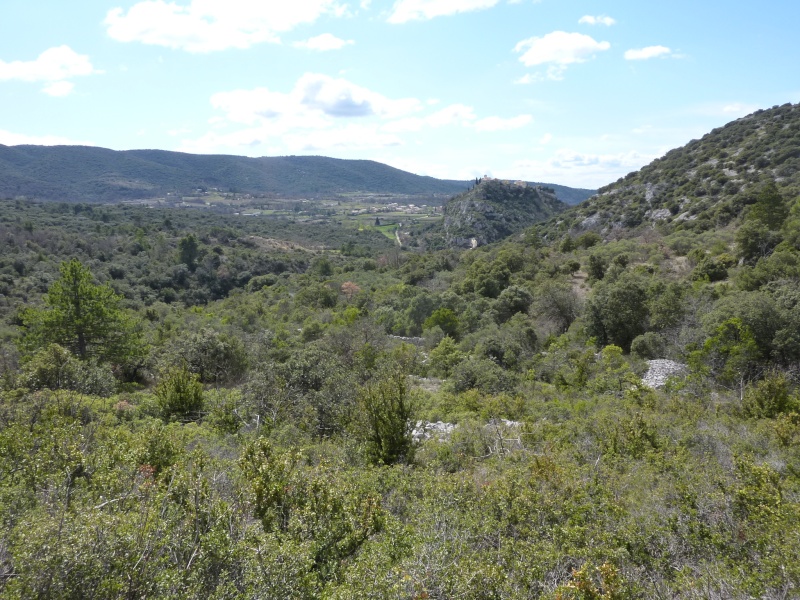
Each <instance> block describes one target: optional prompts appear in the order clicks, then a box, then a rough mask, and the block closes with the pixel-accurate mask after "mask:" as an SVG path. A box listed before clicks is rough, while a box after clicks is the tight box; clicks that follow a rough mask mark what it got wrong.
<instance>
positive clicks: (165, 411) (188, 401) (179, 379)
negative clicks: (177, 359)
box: [155, 365, 203, 420]
mask: <svg viewBox="0 0 800 600" xmlns="http://www.w3.org/2000/svg"><path fill="white" fill-rule="evenodd" d="M155 394H156V398H157V399H158V405H159V407H160V408H161V414H162V416H163V417H164V418H165V419H172V418H177V419H180V420H185V419H189V420H191V419H196V418H197V417H199V413H200V411H201V410H202V408H203V384H201V383H200V378H199V377H198V376H197V375H196V374H194V373H190V372H189V369H188V368H187V367H186V365H183V366H180V367H174V368H172V369H170V370H169V371H167V372H166V373H165V374H164V375H163V376H162V377H161V379H160V381H159V382H158V385H157V386H156V390H155Z"/></svg>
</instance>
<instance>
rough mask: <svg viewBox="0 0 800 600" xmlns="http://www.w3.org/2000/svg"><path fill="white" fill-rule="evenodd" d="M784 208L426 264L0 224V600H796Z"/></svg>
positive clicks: (166, 230)
mask: <svg viewBox="0 0 800 600" xmlns="http://www.w3.org/2000/svg"><path fill="white" fill-rule="evenodd" d="M778 184H779V185H777V186H775V185H774V184H773V182H772V180H771V179H769V178H765V179H764V180H760V181H759V182H757V183H755V182H754V185H753V190H752V194H753V198H752V202H751V203H750V204H749V205H748V206H747V208H745V209H743V211H742V212H741V214H739V215H738V216H736V217H735V218H733V219H732V220H731V221H730V222H728V224H727V225H726V226H724V227H717V228H713V229H708V230H694V229H685V228H678V227H671V226H669V224H663V225H661V226H656V227H648V228H647V229H645V230H641V231H639V230H636V229H631V230H625V229H615V230H612V229H609V230H607V231H601V230H599V231H576V232H568V231H564V232H562V233H560V234H558V235H557V236H556V235H555V234H554V232H557V228H558V225H557V224H555V223H553V224H550V225H548V226H547V227H545V228H539V229H537V228H533V229H528V230H526V231H525V232H523V233H522V234H518V235H515V236H513V237H511V238H509V239H508V240H506V241H504V242H502V243H499V244H496V245H492V246H486V247H480V248H477V249H473V250H466V251H460V250H452V249H450V250H440V251H431V252H427V253H414V252H406V251H402V252H401V251H399V250H398V249H397V248H394V247H391V246H389V245H386V238H380V236H377V235H376V236H375V237H372V236H370V235H367V232H361V233H360V234H356V232H354V231H347V230H341V231H340V230H326V231H322V230H320V229H315V228H313V226H312V227H308V228H300V227H294V226H292V225H291V224H290V223H285V222H269V221H267V220H254V219H230V220H229V219H228V218H223V217H219V216H213V215H205V214H202V213H194V212H180V211H174V212H167V211H163V212H162V211H156V210H149V211H148V210H145V209H141V210H137V209H127V210H126V209H117V208H111V207H94V208H93V209H91V211H89V209H88V208H86V207H81V208H80V209H79V210H75V209H73V207H69V206H68V207H66V208H64V207H61V206H60V205H37V204H28V203H18V204H14V203H13V202H12V203H7V204H5V205H3V206H2V211H0V218H2V223H0V225H1V226H2V227H3V230H2V233H1V235H0V241H1V242H2V244H3V246H2V254H1V255H0V261H1V262H2V265H1V266H0V273H1V274H2V278H3V279H2V282H3V285H4V286H5V287H4V288H3V290H2V293H3V294H4V297H3V301H4V306H3V316H4V318H5V325H4V329H3V331H2V335H3V355H2V363H0V370H1V371H0V375H2V390H0V458H2V460H0V596H2V597H7V598H30V597H41V598H70V597H74V598H82V597H86V596H94V597H103V598H123V597H124V598H138V597H167V598H169V597H176V598H177V597H182V598H186V597H191V598H253V597H258V598H276V599H277V598H281V599H283V598H330V599H335V598H342V599H344V598H442V599H444V598H459V597H461V598H472V599H488V598H539V597H544V598H553V599H555V598H580V599H590V598H609V599H611V598H787V597H793V596H796V595H797V594H798V590H800V536H798V534H797V522H798V518H800V393H799V392H798V365H800V316H799V315H800V310H798V303H799V302H800V286H799V285H798V280H799V279H800V238H798V236H797V232H798V231H800V198H798V196H797V195H789V194H787V193H786V188H785V187H782V186H781V185H780V182H778ZM104 215H105V217H104ZM565 215H566V217H558V218H562V219H563V218H571V217H570V213H565ZM548 227H550V229H548ZM98 228H99V230H98ZM250 236H256V237H257V238H258V239H259V240H262V241H260V242H254V243H252V244H251V243H248V240H250V239H252V238H251V237H250ZM348 236H355V237H354V238H352V240H351V241H353V243H354V244H358V245H359V247H360V248H361V250H360V251H359V252H358V253H355V254H354V253H353V252H350V251H349V250H352V246H349V245H348V246H346V248H347V249H348V252H341V248H342V245H343V244H345V242H346V241H348V240H349V239H351V238H349V237H348ZM754 239H756V240H760V241H757V242H755V243H754V242H753V240H754ZM105 240H109V241H108V242H107V245H106V241H105ZM263 240H271V241H269V243H266V242H264V241H263ZM279 242H280V243H279ZM290 242H291V243H290ZM293 244H294V245H293ZM301 244H302V246H301ZM326 247H327V249H324V248H326ZM101 255H102V259H101ZM278 263H280V264H282V265H283V267H282V268H277V266H276V265H277V264H278ZM179 273H180V274H181V275H179ZM243 273H247V274H248V275H247V276H246V277H245V276H244V275H243ZM181 281H182V283H180V282H181ZM220 281H227V282H233V283H228V284H225V285H222V284H221V283H220ZM159 282H162V283H163V285H162V284H161V283H159ZM154 283H155V284H156V286H155V287H154V285H153V284H154ZM159 285H160V286H161V287H159ZM167 288H169V289H172V290H173V293H171V294H167V293H164V291H163V290H166V289H167ZM69 290H72V293H69ZM87 310H88V313H87V312H86V311H87ZM79 315H81V316H80V318H79ZM84 317H85V318H84ZM89 317H91V318H89ZM45 325H46V326H45ZM81 332H83V339H84V342H85V343H84V344H82V343H81V342H80V340H81ZM88 334H91V336H89V335H88ZM123 341H124V342H125V343H121V342H123ZM89 342H91V343H89ZM653 358H669V359H673V360H676V361H680V362H683V363H685V364H686V365H687V370H686V372H685V373H684V374H683V375H679V376H677V377H673V378H672V379H671V380H670V381H669V382H668V384H667V385H666V387H664V388H660V389H657V390H654V389H650V388H648V387H645V386H644V385H643V384H642V382H641V375H642V373H643V372H644V370H645V369H646V363H645V362H644V361H645V359H653ZM437 421H444V422H446V423H451V424H455V425H457V426H456V427H455V428H452V429H448V430H447V431H448V433H446V434H441V435H438V434H436V433H434V434H433V435H432V436H431V437H429V438H426V436H424V435H420V434H419V431H420V430H421V429H423V428H424V425H425V423H435V422H437ZM418 422H420V423H418ZM412 429H416V430H417V434H416V435H415V434H414V432H413V431H412Z"/></svg>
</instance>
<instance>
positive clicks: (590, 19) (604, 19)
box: [578, 15, 616, 27]
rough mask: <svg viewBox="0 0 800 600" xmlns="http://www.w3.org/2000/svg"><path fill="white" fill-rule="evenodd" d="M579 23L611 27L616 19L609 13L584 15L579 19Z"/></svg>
mask: <svg viewBox="0 0 800 600" xmlns="http://www.w3.org/2000/svg"><path fill="white" fill-rule="evenodd" d="M578 23H580V24H581V25H605V26H606V27H610V26H611V25H614V24H615V23H616V20H614V19H612V18H611V17H609V16H608V15H598V16H596V17H595V16H592V15H584V16H582V17H581V18H580V19H578Z"/></svg>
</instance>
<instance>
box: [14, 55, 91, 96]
mask: <svg viewBox="0 0 800 600" xmlns="http://www.w3.org/2000/svg"><path fill="white" fill-rule="evenodd" d="M99 73H101V71H98V70H96V69H95V68H94V67H93V66H92V62H91V61H90V60H89V57H88V56H86V55H84V54H78V53H77V52H75V51H74V50H73V49H72V48H70V47H69V46H57V47H55V48H49V49H48V50H45V51H44V52H42V53H41V54H40V55H39V56H38V58H36V60H30V61H22V60H17V61H12V62H5V61H2V60H0V81H14V80H16V81H25V82H31V83H34V82H44V83H46V84H47V85H46V86H45V87H44V88H43V89H42V91H43V92H44V93H46V94H49V95H50V96H66V95H68V94H69V93H71V92H72V90H73V88H74V87H75V86H74V84H73V83H71V82H69V81H68V80H69V79H72V78H73V77H82V76H86V75H95V74H99Z"/></svg>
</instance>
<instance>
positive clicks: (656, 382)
mask: <svg viewBox="0 0 800 600" xmlns="http://www.w3.org/2000/svg"><path fill="white" fill-rule="evenodd" d="M647 364H648V365H649V368H648V369H647V373H645V375H644V377H642V383H643V384H644V385H646V386H647V387H651V388H653V389H657V388H660V387H664V384H666V383H667V379H669V378H670V377H673V376H676V375H681V374H684V373H686V365H684V364H682V363H679V362H675V361H674V360H667V359H664V358H657V359H655V360H648V361H647Z"/></svg>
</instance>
